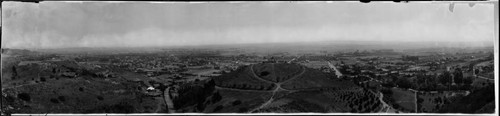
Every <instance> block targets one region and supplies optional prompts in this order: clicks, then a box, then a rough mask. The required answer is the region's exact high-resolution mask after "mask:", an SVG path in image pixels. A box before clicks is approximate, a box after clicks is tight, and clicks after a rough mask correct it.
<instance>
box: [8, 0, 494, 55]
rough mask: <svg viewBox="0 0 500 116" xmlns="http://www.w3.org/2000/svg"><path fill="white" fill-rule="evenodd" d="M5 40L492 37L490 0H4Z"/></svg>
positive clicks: (119, 42) (159, 42)
mask: <svg viewBox="0 0 500 116" xmlns="http://www.w3.org/2000/svg"><path fill="white" fill-rule="evenodd" d="M2 7H3V9H2V48H68V47H148V46H183V45H219V44H235V43H269V42H278V43H279V42H310V41H314V42H317V41H339V40H356V41H365V40H367V41H440V42H443V41H444V42H446V41H465V42H468V41H471V42H476V41H492V42H493V40H494V39H495V38H494V32H495V31H494V15H493V14H494V12H493V11H494V10H493V9H494V6H493V5H492V4H476V5H474V6H473V7H470V6H469V5H468V4H456V5H455V7H454V10H453V12H451V11H450V10H449V4H445V3H370V4H363V3H359V2H333V3H326V2H240V3H182V2H175V3H148V2H41V3H39V4H35V3H21V2H3V3H2Z"/></svg>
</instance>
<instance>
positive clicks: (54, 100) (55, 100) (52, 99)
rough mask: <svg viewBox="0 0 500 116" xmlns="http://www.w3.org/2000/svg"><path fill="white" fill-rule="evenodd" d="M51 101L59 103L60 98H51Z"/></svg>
mask: <svg viewBox="0 0 500 116" xmlns="http://www.w3.org/2000/svg"><path fill="white" fill-rule="evenodd" d="M50 102H52V103H59V100H57V99H56V98H51V99H50Z"/></svg>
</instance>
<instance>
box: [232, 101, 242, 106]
mask: <svg viewBox="0 0 500 116" xmlns="http://www.w3.org/2000/svg"><path fill="white" fill-rule="evenodd" d="M240 104H241V101H240V100H236V101H233V106H236V105H240Z"/></svg>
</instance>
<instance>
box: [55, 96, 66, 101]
mask: <svg viewBox="0 0 500 116" xmlns="http://www.w3.org/2000/svg"><path fill="white" fill-rule="evenodd" d="M57 99H59V101H62V102H64V101H66V98H65V97H64V96H59V97H57Z"/></svg>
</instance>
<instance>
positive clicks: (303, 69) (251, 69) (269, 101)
mask: <svg viewBox="0 0 500 116" xmlns="http://www.w3.org/2000/svg"><path fill="white" fill-rule="evenodd" d="M253 66H254V65H251V66H250V71H251V73H252V75H253V77H254V78H257V79H259V80H262V81H265V82H269V83H273V84H274V85H276V88H274V90H272V92H273V95H272V96H271V98H269V100H267V101H266V102H264V103H263V104H262V105H260V106H259V107H257V108H254V109H252V110H250V111H249V113H251V112H254V111H256V110H259V109H262V108H264V107H265V106H267V105H269V104H270V103H271V102H273V101H274V96H275V95H276V92H278V91H288V92H296V90H288V89H284V88H281V84H283V83H286V82H288V81H290V80H293V79H295V78H297V77H299V76H301V75H302V74H304V73H305V72H306V68H305V67H302V66H301V68H302V72H300V73H299V74H297V75H295V76H293V77H292V78H289V79H287V80H285V81H281V82H273V81H269V80H265V79H262V78H261V77H259V76H258V75H257V74H255V71H254V70H253ZM272 67H273V70H274V64H273V65H272Z"/></svg>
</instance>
